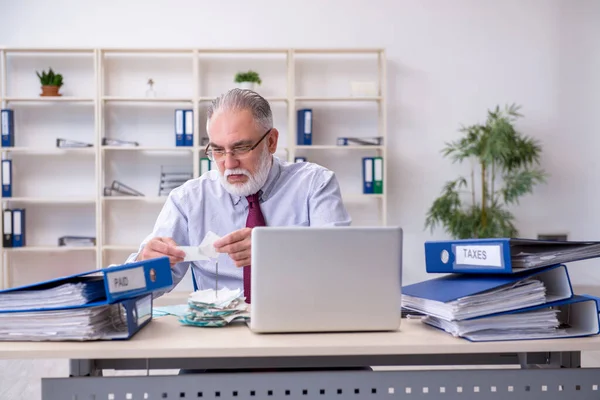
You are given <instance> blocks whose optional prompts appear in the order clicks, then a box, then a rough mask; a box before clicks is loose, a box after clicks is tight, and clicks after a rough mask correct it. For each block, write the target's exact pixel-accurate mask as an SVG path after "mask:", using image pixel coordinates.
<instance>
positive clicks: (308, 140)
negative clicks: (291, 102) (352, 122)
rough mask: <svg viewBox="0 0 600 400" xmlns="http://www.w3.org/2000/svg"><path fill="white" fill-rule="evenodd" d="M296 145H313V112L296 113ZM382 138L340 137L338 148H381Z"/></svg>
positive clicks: (304, 110)
mask: <svg viewBox="0 0 600 400" xmlns="http://www.w3.org/2000/svg"><path fill="white" fill-rule="evenodd" d="M296 137H297V139H296V144H297V145H298V146H311V145H312V144H313V110H312V108H301V109H299V110H297V111H296ZM382 144H383V137H382V136H373V137H345V136H343V137H338V138H337V145H338V146H381V145H382Z"/></svg>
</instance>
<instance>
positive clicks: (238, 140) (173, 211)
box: [128, 89, 351, 302]
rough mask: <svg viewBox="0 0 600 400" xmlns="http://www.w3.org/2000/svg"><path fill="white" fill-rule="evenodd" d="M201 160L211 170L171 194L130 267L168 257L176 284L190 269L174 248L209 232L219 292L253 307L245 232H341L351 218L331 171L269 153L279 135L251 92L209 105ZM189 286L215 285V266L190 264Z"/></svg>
mask: <svg viewBox="0 0 600 400" xmlns="http://www.w3.org/2000/svg"><path fill="white" fill-rule="evenodd" d="M206 129H207V133H208V136H209V139H210V141H209V144H208V146H207V148H206V154H207V156H208V157H209V158H210V159H211V160H212V161H213V162H214V163H216V165H217V170H214V169H213V170H211V171H210V172H208V173H206V174H204V175H202V176H201V177H199V178H197V179H192V180H190V181H188V182H186V183H185V184H183V185H182V186H180V187H178V188H176V189H174V190H173V191H172V192H171V193H170V195H169V197H168V199H167V201H166V203H165V205H164V207H163V209H162V211H161V212H160V214H159V215H158V218H157V221H156V223H155V225H154V229H153V231H152V233H151V234H150V235H149V236H148V237H147V238H146V239H144V241H143V242H142V244H141V246H140V249H139V252H138V253H134V254H132V255H131V256H130V257H129V258H128V261H133V260H146V259H150V258H156V257H163V256H168V257H169V259H170V260H171V266H172V270H173V279H174V282H175V284H177V283H179V282H180V281H181V279H182V278H183V276H184V275H185V273H186V272H187V270H188V268H189V267H190V263H189V262H184V261H183V258H184V257H185V254H184V253H183V252H182V251H181V250H178V249H177V248H176V246H178V245H179V246H198V245H200V243H201V242H202V239H203V238H204V236H205V235H206V234H207V233H208V232H210V231H212V232H214V233H216V234H217V235H219V236H221V239H219V240H218V241H217V242H215V248H216V250H217V251H218V252H219V253H223V254H221V255H220V256H219V279H218V284H219V286H220V287H228V288H230V289H236V288H240V289H242V288H243V289H244V294H245V296H246V298H247V301H248V302H251V294H250V293H249V286H250V268H251V267H250V259H251V258H250V254H251V246H250V245H251V240H250V238H251V236H250V233H251V229H252V228H253V227H255V226H264V225H266V226H326V225H330V226H343V225H350V223H351V219H350V217H349V215H348V213H347V211H346V209H345V207H344V204H343V202H342V198H341V194H340V188H339V185H338V182H337V179H336V177H335V175H334V173H333V172H332V171H330V170H328V169H326V168H323V167H321V166H319V165H316V164H312V163H287V162H283V161H281V160H279V159H278V158H277V157H276V156H274V155H273V153H275V150H276V149H277V140H278V137H279V132H278V131H277V129H276V128H274V127H273V116H272V113H271V108H270V106H269V103H268V102H267V101H266V100H265V99H264V98H263V97H261V96H260V95H258V94H257V93H255V92H253V91H250V90H240V89H233V90H230V91H229V92H227V93H225V94H223V95H222V96H220V97H218V98H217V99H215V100H214V101H213V102H212V104H211V105H210V107H209V110H208V121H207V124H206ZM191 266H192V272H193V273H194V274H193V275H194V279H195V282H194V285H195V287H197V288H199V289H206V288H214V287H215V264H214V262H213V263H211V262H208V261H196V262H193V263H192V264H191Z"/></svg>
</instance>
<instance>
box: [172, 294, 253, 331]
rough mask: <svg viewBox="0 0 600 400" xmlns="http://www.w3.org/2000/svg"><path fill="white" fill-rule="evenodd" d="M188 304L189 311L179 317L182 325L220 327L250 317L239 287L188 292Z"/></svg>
mask: <svg viewBox="0 0 600 400" xmlns="http://www.w3.org/2000/svg"><path fill="white" fill-rule="evenodd" d="M188 306H189V312H188V313H187V314H186V315H185V316H183V317H182V318H180V319H179V321H180V322H181V323H182V324H184V325H193V326H202V327H220V326H225V325H228V324H229V323H231V322H232V321H234V320H236V319H243V320H247V319H249V318H250V312H249V310H248V304H247V303H246V302H245V298H244V297H243V293H242V291H241V290H240V289H235V290H231V289H227V288H223V289H220V290H218V291H215V290H213V289H207V290H198V291H195V292H193V293H192V294H190V297H189V299H188Z"/></svg>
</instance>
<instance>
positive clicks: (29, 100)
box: [4, 96, 94, 104]
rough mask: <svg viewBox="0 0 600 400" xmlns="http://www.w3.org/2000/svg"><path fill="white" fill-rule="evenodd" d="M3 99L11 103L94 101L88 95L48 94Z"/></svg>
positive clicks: (91, 102)
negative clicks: (45, 95)
mask: <svg viewBox="0 0 600 400" xmlns="http://www.w3.org/2000/svg"><path fill="white" fill-rule="evenodd" d="M4 100H5V101H8V102H13V103H17V102H18V103H69V102H71V103H90V104H93V103H94V99H93V98H90V97H71V96H56V97H54V96H48V97H41V96H40V97H5V98H4Z"/></svg>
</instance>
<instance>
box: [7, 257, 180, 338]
mask: <svg viewBox="0 0 600 400" xmlns="http://www.w3.org/2000/svg"><path fill="white" fill-rule="evenodd" d="M172 286H173V277H172V273H171V267H170V263H169V259H168V257H161V258H155V259H151V260H145V261H138V262H133V263H129V264H122V265H112V266H109V267H107V268H103V269H101V270H92V271H87V272H84V273H81V274H75V275H70V276H65V277H61V278H57V279H52V280H49V281H45V282H39V283H35V284H32V285H26V286H20V287H16V288H11V289H6V290H2V291H0V341H14V340H18V341H90V340H124V339H129V338H131V337H132V336H133V335H135V334H136V333H137V332H139V331H140V330H141V329H142V328H143V327H145V326H147V325H148V324H149V323H150V322H151V321H152V303H153V293H155V292H158V291H164V290H168V289H170V288H171V287H172Z"/></svg>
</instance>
